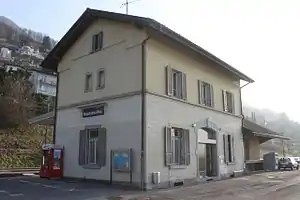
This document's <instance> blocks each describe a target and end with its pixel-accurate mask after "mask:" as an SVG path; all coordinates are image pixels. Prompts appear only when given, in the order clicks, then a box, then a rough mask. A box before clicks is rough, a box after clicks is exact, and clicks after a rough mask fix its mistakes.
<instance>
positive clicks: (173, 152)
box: [165, 127, 190, 167]
mask: <svg viewBox="0 0 300 200" xmlns="http://www.w3.org/2000/svg"><path fill="white" fill-rule="evenodd" d="M168 129H170V131H171V137H170V138H169V141H165V142H166V143H170V152H167V153H166V156H167V154H168V153H169V155H170V158H169V159H170V161H169V163H166V165H170V166H172V167H180V166H187V165H189V164H190V139H189V138H190V137H189V134H190V133H189V130H187V129H183V128H178V127H166V133H165V134H167V131H168ZM178 134H179V135H178ZM185 134H188V135H185ZM166 140H168V137H166ZM178 145H179V148H180V149H178V148H177V147H178ZM187 156H188V157H189V158H187ZM167 159H168V158H166V160H167Z"/></svg>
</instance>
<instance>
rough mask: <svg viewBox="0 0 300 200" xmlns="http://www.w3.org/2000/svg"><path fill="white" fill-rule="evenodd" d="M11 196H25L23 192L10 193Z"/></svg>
mask: <svg viewBox="0 0 300 200" xmlns="http://www.w3.org/2000/svg"><path fill="white" fill-rule="evenodd" d="M8 195H9V196H11V197H19V196H24V194H22V193H17V194H8Z"/></svg>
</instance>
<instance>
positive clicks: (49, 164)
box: [40, 144, 64, 179]
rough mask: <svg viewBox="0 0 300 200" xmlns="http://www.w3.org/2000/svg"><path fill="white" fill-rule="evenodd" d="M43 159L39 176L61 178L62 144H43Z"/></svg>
mask: <svg viewBox="0 0 300 200" xmlns="http://www.w3.org/2000/svg"><path fill="white" fill-rule="evenodd" d="M42 149H43V161H42V165H41V169H40V177H41V178H48V179H51V178H62V177H63V150H64V149H63V146H61V145H54V144H44V145H43V146H42Z"/></svg>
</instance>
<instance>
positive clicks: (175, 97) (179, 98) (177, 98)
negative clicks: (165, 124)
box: [168, 94, 187, 101]
mask: <svg viewBox="0 0 300 200" xmlns="http://www.w3.org/2000/svg"><path fill="white" fill-rule="evenodd" d="M168 96H169V97H171V98H173V99H176V100H179V101H187V99H185V98H182V97H177V96H173V95H172V94H171V95H168Z"/></svg>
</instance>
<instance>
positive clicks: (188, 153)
mask: <svg viewBox="0 0 300 200" xmlns="http://www.w3.org/2000/svg"><path fill="white" fill-rule="evenodd" d="M184 142H185V145H184V146H185V153H186V154H185V164H186V165H190V163H191V151H190V131H189V130H188V129H185V130H184Z"/></svg>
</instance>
